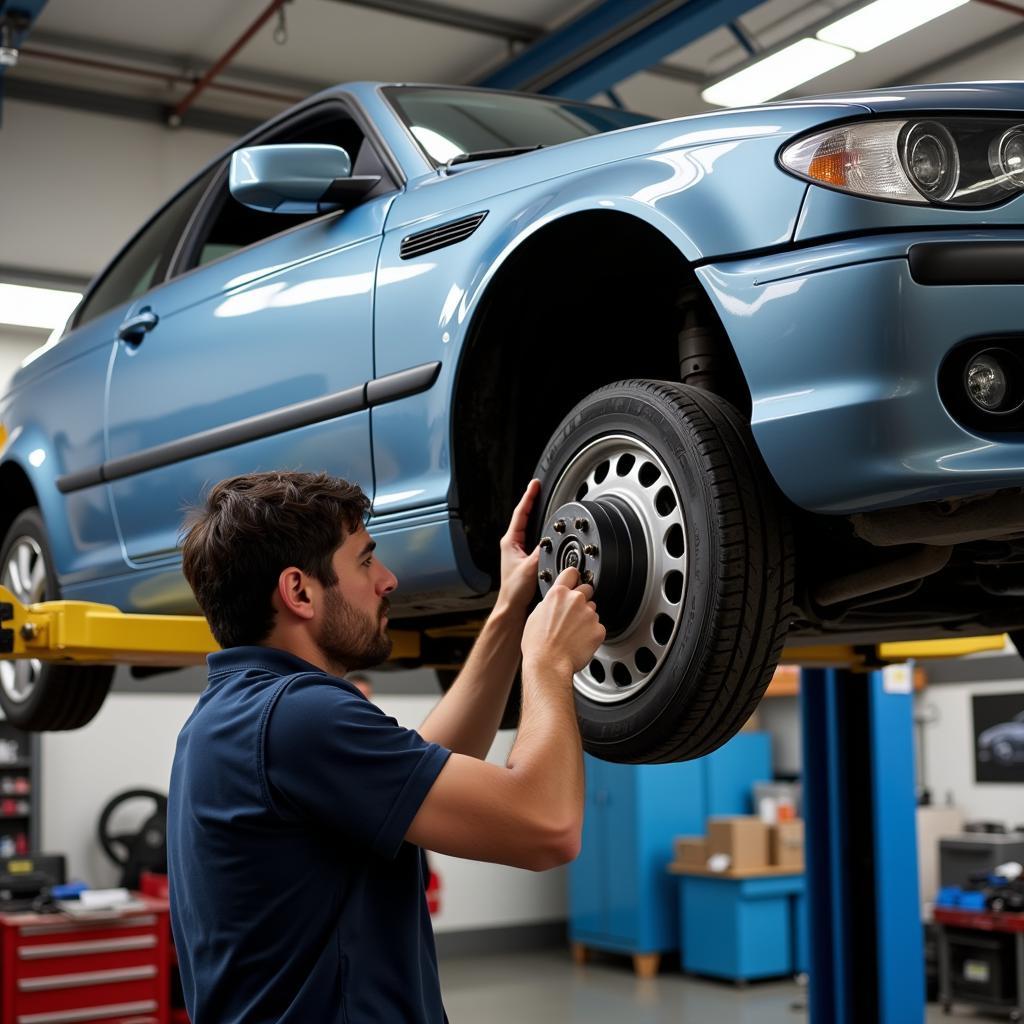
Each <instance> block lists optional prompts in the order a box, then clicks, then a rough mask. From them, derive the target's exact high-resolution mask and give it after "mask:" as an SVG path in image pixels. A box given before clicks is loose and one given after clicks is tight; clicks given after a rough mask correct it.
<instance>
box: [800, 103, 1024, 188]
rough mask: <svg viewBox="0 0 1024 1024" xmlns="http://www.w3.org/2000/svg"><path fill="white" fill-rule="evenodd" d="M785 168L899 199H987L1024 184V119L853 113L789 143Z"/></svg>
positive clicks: (824, 182)
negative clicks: (886, 117)
mask: <svg viewBox="0 0 1024 1024" xmlns="http://www.w3.org/2000/svg"><path fill="white" fill-rule="evenodd" d="M780 159H781V162H782V166H783V167H785V168H786V169H787V170H789V171H791V172H793V173H794V174H797V175H799V176H800V177H802V178H807V179H809V180H810V181H813V182H816V183H817V184H821V185H829V186H831V187H832V188H837V189H840V190H841V191H843V192H850V193H852V194H854V195H860V196H869V197H872V198H875V199H889V200H892V201H895V202H900V203H931V204H933V205H936V206H989V205H992V204H994V203H999V202H1004V201H1005V200H1007V199H1009V198H1011V197H1012V196H1014V195H1018V194H1019V193H1021V192H1024V124H1021V123H1019V122H1013V121H1006V120H997V119H995V118H981V117H941V118H922V119H913V120H905V121H859V122H855V123H853V124H845V125H842V126H840V127H838V128H830V129H828V130H826V131H823V132H817V133H815V134H814V135H809V136H807V137H806V138H803V139H798V140H797V141H796V142H793V143H790V144H789V145H788V146H787V147H786V148H785V149H784V150H783V151H782V153H781V155H780Z"/></svg>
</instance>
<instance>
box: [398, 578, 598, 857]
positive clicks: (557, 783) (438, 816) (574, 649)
mask: <svg viewBox="0 0 1024 1024" xmlns="http://www.w3.org/2000/svg"><path fill="white" fill-rule="evenodd" d="M578 579H579V575H578V573H577V572H576V570H575V569H566V570H565V572H563V573H562V574H561V575H560V576H559V578H558V580H557V581H556V583H555V585H554V586H552V588H551V590H550V591H548V594H547V596H546V597H545V598H544V600H543V601H542V602H541V604H540V605H539V606H538V607H537V609H536V610H535V611H534V613H533V614H532V615H531V616H530V619H529V621H528V622H527V625H526V629H525V631H524V634H523V713H522V719H521V722H520V726H519V733H518V735H517V737H516V741H515V744H514V745H513V747H512V751H511V752H510V754H509V757H508V761H507V763H506V764H505V766H504V767H501V766H498V765H493V764H488V763H487V762H486V761H479V760H476V759H475V758H472V757H465V756H462V755H459V754H452V755H451V757H450V758H449V759H448V762H447V763H446V764H445V766H444V768H442V769H441V773H440V774H439V775H438V777H437V779H436V780H435V782H434V784H433V786H432V787H431V789H430V792H429V793H428V794H427V796H426V798H425V799H424V801H423V804H422V806H421V807H420V809H419V812H418V813H417V815H416V817H415V818H414V819H413V822H412V825H411V826H410V827H409V830H408V832H407V833H406V839H407V840H408V841H409V842H411V843H415V844H416V845H418V846H422V847H424V848H425V849H427V850H433V851H435V852H437V853H446V854H450V855H452V856H455V857H468V858H472V859H473V860H485V861H493V862H495V863H499V864H510V865H512V866H514V867H522V868H529V869H532V870H535V871H540V870H544V869H546V868H550V867H555V866H556V865H558V864H563V863H565V862H566V861H569V860H572V859H573V858H574V857H575V856H576V854H577V853H578V852H579V843H580V835H581V831H582V825H583V751H582V746H581V743H580V734H579V727H578V726H577V723H576V710H575V704H574V699H573V686H572V677H573V674H574V673H575V672H578V671H579V670H580V669H581V668H582V667H583V666H584V665H586V664H587V663H588V662H589V661H590V658H591V657H592V656H593V653H594V651H595V650H596V649H597V647H598V646H599V645H600V644H601V643H602V641H603V640H604V635H605V634H604V627H603V626H602V625H601V623H600V621H599V620H598V618H597V612H596V609H595V608H594V604H593V602H592V601H591V600H590V598H591V597H592V594H593V591H592V590H591V588H590V587H589V586H586V585H584V586H581V587H576V588H575V589H573V586H574V584H575V583H576V582H577V581H578Z"/></svg>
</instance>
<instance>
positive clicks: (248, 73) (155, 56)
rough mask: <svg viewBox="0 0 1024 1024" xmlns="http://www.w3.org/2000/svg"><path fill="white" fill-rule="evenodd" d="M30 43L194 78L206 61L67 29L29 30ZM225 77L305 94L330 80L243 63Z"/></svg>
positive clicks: (232, 67)
mask: <svg viewBox="0 0 1024 1024" xmlns="http://www.w3.org/2000/svg"><path fill="white" fill-rule="evenodd" d="M32 42H33V44H36V45H39V46H45V47H47V48H49V49H56V50H66V51H68V52H69V53H70V54H72V55H78V54H83V53H84V54H89V55H92V56H99V57H106V58H109V59H111V60H115V61H124V62H126V63H128V64H133V65H142V66H148V67H151V68H153V69H154V70H160V69H162V68H166V69H168V70H169V71H172V72H173V73H174V74H176V75H180V76H183V77H187V78H191V79H192V80H193V81H198V80H199V78H200V76H201V75H202V73H203V72H204V71H205V70H206V68H207V66H208V62H207V61H203V60H200V59H198V58H197V57H193V56H189V55H188V54H184V53H168V52H166V51H164V50H154V49H151V48H149V47H145V46H134V45H128V44H125V43H115V42H111V41H109V40H106V39H94V38H93V37H92V36H79V35H72V34H71V33H68V32H51V31H46V30H43V29H40V30H39V31H37V32H33V33H32ZM221 77H222V78H223V79H224V80H225V81H239V82H247V83H249V84H251V85H256V86H260V87H262V88H266V89H277V90H279V91H281V92H293V93H298V94H299V95H301V96H309V95H311V94H312V93H315V92H320V91H321V90H322V89H326V88H328V87H329V86H331V85H334V84H335V83H334V82H319V81H313V80H312V79H309V78H296V77H293V76H291V75H278V74H273V73H270V72H267V71H260V70H257V69H255V68H251V67H246V66H245V65H236V64H231V65H230V66H229V67H227V68H225V69H224V71H223V72H222V74H221Z"/></svg>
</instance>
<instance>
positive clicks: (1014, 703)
mask: <svg viewBox="0 0 1024 1024" xmlns="http://www.w3.org/2000/svg"><path fill="white" fill-rule="evenodd" d="M972 703H973V710H974V777H975V779H976V780H977V781H978V782H1016V783H1018V784H1020V783H1024V693H986V694H976V695H975V696H974V697H973V698H972Z"/></svg>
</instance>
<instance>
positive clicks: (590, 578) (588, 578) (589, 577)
mask: <svg viewBox="0 0 1024 1024" xmlns="http://www.w3.org/2000/svg"><path fill="white" fill-rule="evenodd" d="M580 579H581V580H582V581H583V582H584V583H593V582H594V574H593V573H592V572H591V571H590V570H589V569H584V570H583V572H581V573H580Z"/></svg>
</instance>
